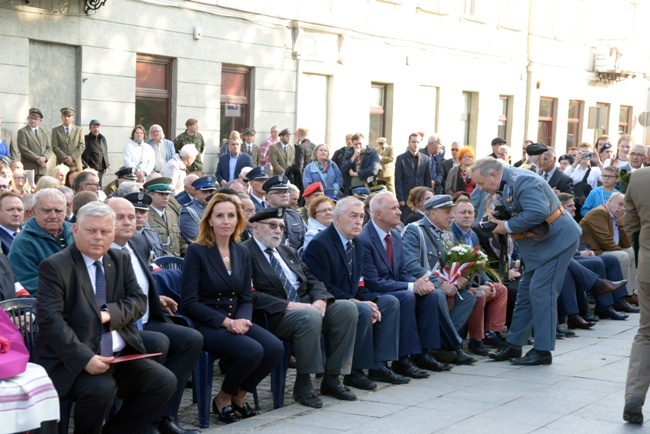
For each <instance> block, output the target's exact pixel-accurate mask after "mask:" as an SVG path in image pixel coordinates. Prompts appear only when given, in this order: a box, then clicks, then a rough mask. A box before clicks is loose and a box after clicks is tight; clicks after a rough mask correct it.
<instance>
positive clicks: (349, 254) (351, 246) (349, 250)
mask: <svg viewBox="0 0 650 434" xmlns="http://www.w3.org/2000/svg"><path fill="white" fill-rule="evenodd" d="M353 250H354V244H352V241H348V242H347V244H346V245H345V255H346V256H347V257H348V274H349V275H350V276H352V260H353V256H352V251H353Z"/></svg>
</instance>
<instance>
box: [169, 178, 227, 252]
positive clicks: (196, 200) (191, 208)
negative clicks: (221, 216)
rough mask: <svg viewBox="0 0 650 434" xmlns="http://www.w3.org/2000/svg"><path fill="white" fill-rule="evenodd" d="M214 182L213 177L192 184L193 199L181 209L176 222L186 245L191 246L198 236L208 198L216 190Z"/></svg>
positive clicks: (215, 179) (200, 179)
mask: <svg viewBox="0 0 650 434" xmlns="http://www.w3.org/2000/svg"><path fill="white" fill-rule="evenodd" d="M216 182H217V178H215V177H214V176H204V177H202V178H198V179H197V180H196V181H194V182H193V183H192V187H194V197H193V198H192V200H191V201H190V203H189V204H187V205H185V206H184V207H183V208H182V209H181V216H180V218H179V220H178V225H179V227H180V228H181V235H182V237H183V239H184V240H185V242H186V243H187V244H192V242H193V241H194V239H195V238H196V236H197V235H198V234H199V221H201V217H203V213H204V212H205V207H206V205H207V204H208V197H210V196H211V195H212V194H214V192H215V191H216V190H217V186H216Z"/></svg>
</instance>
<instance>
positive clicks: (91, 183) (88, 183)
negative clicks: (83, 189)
mask: <svg viewBox="0 0 650 434" xmlns="http://www.w3.org/2000/svg"><path fill="white" fill-rule="evenodd" d="M86 185H92V186H95V187H99V182H87V183H86Z"/></svg>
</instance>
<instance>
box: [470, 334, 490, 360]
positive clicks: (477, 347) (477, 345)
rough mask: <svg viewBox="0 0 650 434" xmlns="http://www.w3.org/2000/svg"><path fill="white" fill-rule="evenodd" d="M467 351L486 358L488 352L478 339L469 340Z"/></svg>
mask: <svg viewBox="0 0 650 434" xmlns="http://www.w3.org/2000/svg"><path fill="white" fill-rule="evenodd" d="M467 350H468V351H469V352H470V353H473V354H476V355H477V356H483V357H487V355H488V353H489V351H488V349H487V348H486V347H485V345H483V342H481V341H480V340H478V339H474V338H470V339H469V341H468V342H467Z"/></svg>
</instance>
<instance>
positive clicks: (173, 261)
mask: <svg viewBox="0 0 650 434" xmlns="http://www.w3.org/2000/svg"><path fill="white" fill-rule="evenodd" d="M153 262H154V264H156V265H157V266H159V267H160V268H164V269H166V270H181V271H183V258H177V257H175V256H161V257H159V258H156V260H155V261H153Z"/></svg>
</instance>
